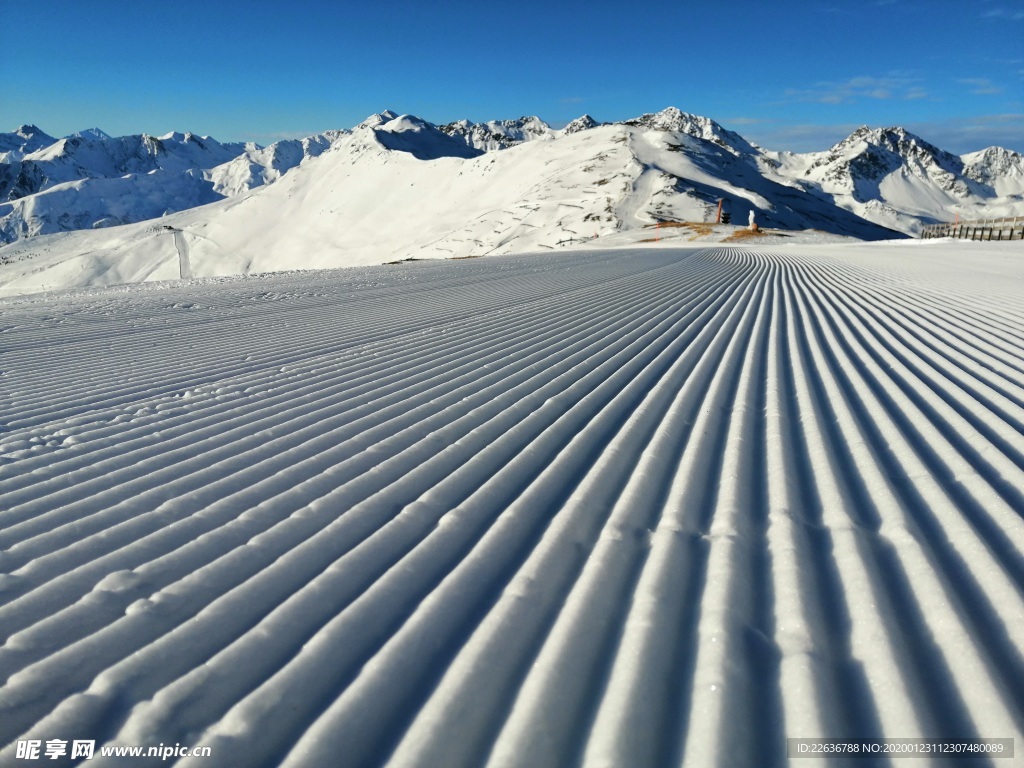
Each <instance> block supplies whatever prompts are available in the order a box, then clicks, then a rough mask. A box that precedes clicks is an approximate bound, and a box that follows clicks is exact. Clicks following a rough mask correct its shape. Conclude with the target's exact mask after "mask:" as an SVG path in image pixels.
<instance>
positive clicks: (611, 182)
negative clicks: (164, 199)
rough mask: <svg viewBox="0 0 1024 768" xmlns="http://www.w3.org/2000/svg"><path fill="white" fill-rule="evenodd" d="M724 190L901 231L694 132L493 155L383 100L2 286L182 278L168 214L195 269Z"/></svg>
mask: <svg viewBox="0 0 1024 768" xmlns="http://www.w3.org/2000/svg"><path fill="white" fill-rule="evenodd" d="M446 153H451V154H452V155H454V156H444V155H445V154H446ZM468 153H471V154H472V155H473V156H472V157H466V156H465V155H466V154H468ZM423 158H429V159H423ZM721 197H728V198H730V200H731V201H732V202H731V203H730V206H731V208H732V212H733V215H734V216H735V217H736V220H737V221H744V222H745V221H746V218H747V215H748V212H749V211H750V210H756V212H757V213H756V216H757V218H758V221H759V222H760V224H761V225H762V226H779V227H784V228H787V229H807V228H816V229H824V230H826V231H829V232H834V233H839V234H845V235H852V236H855V237H860V238H871V239H877V238H880V237H889V236H894V234H895V233H892V232H889V231H887V230H883V229H881V228H879V227H876V226H874V225H872V224H870V223H869V222H866V221H864V220H863V219H860V218H858V217H856V216H854V215H852V214H850V213H849V212H847V211H845V210H843V209H841V208H837V207H835V206H833V205H830V204H828V203H827V202H823V201H820V200H817V199H815V198H813V197H808V196H807V195H800V194H798V193H796V192H794V190H793V189H791V188H790V187H788V186H785V185H783V184H781V183H779V182H778V181H774V180H772V179H768V178H766V177H764V176H763V175H762V174H761V173H760V172H759V171H758V170H757V168H756V167H755V166H754V165H752V164H751V163H750V162H748V161H746V160H745V159H742V158H738V157H736V156H734V155H733V154H732V153H731V152H729V151H727V150H726V149H723V148H722V147H720V146H719V145H718V144H716V143H713V142H710V141H706V140H704V139H700V138H695V137H692V136H689V135H688V134H683V133H673V132H666V131H659V130H649V129H647V128H643V127H636V126H626V125H608V126H602V127H596V128H592V129H590V130H586V131H582V132H577V133H573V134H570V135H566V136H563V137H561V138H559V139H557V140H549V141H531V142H526V143H523V144H520V145H518V146H514V147H511V148H509V149H506V150H503V151H501V152H489V153H481V152H480V150H474V149H471V148H469V147H467V146H466V145H465V144H463V143H461V142H458V141H457V140H456V139H454V138H452V137H449V136H447V135H446V134H444V133H443V132H441V131H439V130H437V129H436V128H432V127H430V126H429V125H424V124H423V122H422V121H419V120H416V119H414V118H410V117H409V116H398V115H395V114H394V113H382V114H381V115H378V116H375V117H374V118H372V119H370V120H367V121H366V122H365V123H364V124H362V125H361V126H358V127H357V128H356V129H355V130H354V131H353V132H352V134H350V135H346V136H344V137H341V138H340V139H339V140H337V141H336V142H335V143H334V144H333V145H332V147H331V148H330V149H329V150H328V151H326V152H324V153H323V154H322V155H320V156H319V157H317V158H315V159H312V160H310V161H308V162H306V163H303V164H302V165H300V166H299V167H298V168H296V169H294V170H293V171H290V172H289V173H287V174H285V175H284V176H283V177H281V178H280V180H278V181H277V182H276V183H274V184H273V185H270V186H267V187H264V188H260V189H257V190H254V191H252V192H249V193H246V194H243V195H240V196H238V197H235V198H232V199H230V200H226V201H223V202H219V203H215V204H213V205H210V206H207V207H204V208H200V209H195V210H191V211H184V212H182V213H179V214H175V215H172V216H168V217H165V218H164V219H161V222H160V224H159V225H155V224H152V223H146V224H140V225H135V226H133V227H127V228H123V229H114V230H106V231H104V232H102V233H99V232H92V233H84V232H83V233H75V234H73V235H64V236H59V237H54V238H37V239H35V240H31V241H26V242H22V243H17V244H13V245H10V246H7V247H4V248H2V249H0V293H11V292H19V291H32V290H44V289H48V288H57V287H66V286H72V285H91V284H110V283H112V282H136V281H139V280H146V279H167V278H171V277H174V276H176V271H175V270H176V269H177V267H176V265H177V255H176V251H175V249H174V248H173V244H172V242H171V237H170V235H169V234H168V233H167V232H166V231H165V229H164V226H171V227H175V228H178V229H181V230H183V231H184V232H185V236H186V237H187V238H188V239H189V248H190V253H191V258H192V267H193V270H194V274H195V275H197V276H203V275H206V276H209V275H229V274H240V273H252V272H264V271H274V270H287V269H309V268H322V267H339V266H356V265H361V264H372V263H380V262H381V261H391V260H398V259H405V258H450V257H456V256H483V255H495V254H501V253H516V252H523V251H530V250H538V249H541V250H552V249H557V248H560V247H564V246H567V245H572V244H574V243H575V244H578V243H579V242H581V241H589V240H591V239H593V238H595V237H597V238H600V237H605V236H609V235H612V234H615V233H618V232H622V231H632V230H644V229H645V228H647V227H651V226H653V225H654V224H655V223H657V222H659V221H697V222H703V221H706V220H708V219H709V218H713V216H714V214H715V209H716V207H717V200H718V199H719V198H721ZM652 234H653V233H652Z"/></svg>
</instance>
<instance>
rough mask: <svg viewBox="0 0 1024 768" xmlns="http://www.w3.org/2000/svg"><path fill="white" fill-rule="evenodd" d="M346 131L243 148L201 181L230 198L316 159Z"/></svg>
mask: <svg viewBox="0 0 1024 768" xmlns="http://www.w3.org/2000/svg"><path fill="white" fill-rule="evenodd" d="M347 133H349V132H348V131H340V130H339V131H326V132H324V133H318V134H315V135H313V136H307V137H306V138H304V139H283V140H282V141H277V142H274V143H273V144H271V145H270V146H268V147H261V146H259V145H258V144H246V145H245V151H244V152H243V153H242V154H240V155H239V156H238V157H236V158H235V159H233V160H230V161H228V162H226V163H223V164H222V165H218V166H217V167H216V168H212V169H210V171H209V172H208V173H206V174H205V177H206V178H207V179H209V180H210V181H212V182H213V190H214V192H216V193H218V194H219V195H223V196H224V197H232V196H234V195H239V194H241V193H242V192H248V191H249V190H250V189H254V188H256V187H259V186H262V185H264V184H269V183H271V182H273V181H276V180H277V179H279V178H281V176H283V175H284V174H285V173H287V172H288V171H290V170H291V169H292V168H295V167H296V166H298V165H299V164H301V163H303V162H305V161H306V160H309V159H310V158H311V157H319V156H320V155H321V154H322V153H323V152H324V151H325V150H326V149H327V148H328V147H330V146H331V144H332V143H333V142H334V141H337V140H338V139H339V138H340V137H342V136H344V135H345V134H347Z"/></svg>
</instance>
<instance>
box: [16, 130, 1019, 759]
mask: <svg viewBox="0 0 1024 768" xmlns="http://www.w3.org/2000/svg"><path fill="white" fill-rule="evenodd" d="M613 130H620V129H613ZM542 144H545V145H547V144H553V142H543V143H542ZM333 151H334V150H332V152H333ZM328 154H329V153H328ZM501 154H503V155H512V154H513V153H512V151H509V152H507V153H501ZM325 156H326V155H325ZM317 162H319V161H317ZM301 170H302V169H301V168H300V170H299V171H298V172H297V173H299V172H301ZM292 175H293V174H288V175H286V176H285V177H284V178H283V179H282V180H281V181H279V182H277V183H276V184H274V185H272V186H271V187H268V190H269V189H274V188H277V187H281V186H282V185H284V184H286V183H287V180H288V178H290V177H291V176H292ZM251 199H255V197H254V198H251ZM1022 270H1024V262H1022V261H1021V260H1020V258H1019V248H1018V247H1016V246H1014V245H1013V244H1006V243H1002V244H1001V243H991V244H990V243H984V244H964V243H950V242H945V243H942V242H938V243H934V244H933V243H927V244H923V243H909V244H906V245H899V244H896V245H894V244H865V245H857V246H854V247H850V246H841V247H840V246H831V247H828V246H815V247H813V248H812V247H801V248H795V247H782V248H775V249H763V250H757V251H752V250H748V249H738V248H731V249H730V248H714V249H698V248H690V249H660V250H642V249H639V250H627V251H597V252H576V253H557V254H547V255H544V256H532V257H523V256H517V257H504V258H498V259H478V260H469V261H445V262H430V263H413V264H403V265H398V266H379V267H373V268H362V269H356V270H349V271H342V272H318V273H293V274H283V275H270V276H262V277H258V278H245V279H243V278H230V279H216V280H205V281H197V282H184V283H161V284H150V285H140V286H128V287H119V288H114V289H91V290H88V291H82V292H72V293H63V294H51V295H46V296H35V297H30V298H25V299H5V300H0V329H2V333H0V338H2V339H3V344H4V348H5V355H4V363H3V375H2V376H0V413H2V414H3V418H4V424H3V431H2V432H0V461H2V463H0V472H2V478H3V482H2V483H0V639H2V645H0V747H2V749H3V751H0V764H3V765H5V766H6V765H23V764H25V761H18V760H16V759H15V757H14V755H15V750H16V742H17V740H18V739H68V740H70V739H90V740H96V741H97V742H98V744H99V745H110V744H126V745H153V746H155V745H157V744H158V743H160V744H176V743H180V744H184V745H189V746H197V745H205V746H209V747H211V749H212V750H213V755H212V757H211V758H206V759H199V758H196V759H191V760H190V759H185V760H180V761H178V762H177V763H176V765H178V766H181V768H191V767H192V766H196V767H197V768H199V767H201V766H207V768H208V766H210V765H217V766H220V765H232V766H234V765H238V766H246V767H247V768H260V766H277V765H283V766H291V767H295V766H303V767H305V766H309V767H310V768H312V767H313V766H317V767H319V766H333V765H339V764H343V765H345V766H352V767H354V768H361V767H362V766H381V765H387V766H393V767H397V766H402V767H403V768H408V767H411V766H423V767H424V768H436V767H437V766H445V768H460V767H462V766H466V767H467V768H469V767H473V768H475V767H477V766H489V767H490V768H497V767H499V766H510V767H519V766H553V767H556V766H570V765H583V766H587V767H589V766H630V767H631V768H646V767H647V766H664V765H668V764H672V765H682V766H694V767H695V768H706V767H707V766H716V765H739V766H784V765H789V764H790V763H789V762H787V759H786V756H785V755H786V741H785V740H786V738H787V737H803V738H809V737H821V736H828V737H843V736H855V737H890V738H910V737H916V736H947V737H956V738H961V739H968V738H974V737H998V738H1011V739H1015V740H1016V749H1017V750H1018V752H1017V755H1018V757H1017V760H993V761H992V762H991V764H992V765H994V766H998V765H1004V764H1005V765H1015V764H1018V763H1019V750H1020V748H1021V744H1022V743H1024V741H1022V740H1024V662H1022V658H1024V580H1022V570H1021V563H1022V562H1024V494H1022V489H1024V386H1022V381H1024V292H1022V291H1020V289H1019V285H1020V282H1021V280H1022V279H1024V273H1022ZM69 371H70V372H74V373H73V375H69ZM339 756H343V759H341V758H339ZM46 762H47V764H50V761H46ZM171 762H173V761H167V762H161V761H160V760H159V759H157V760H149V761H147V760H145V759H137V760H133V761H132V764H133V765H140V766H146V765H169V764H171ZM796 762H799V763H800V764H801V765H807V766H814V765H824V764H828V763H826V762H825V761H815V760H806V761H804V760H800V761H796ZM856 762H857V763H858V764H861V763H862V761H860V760H858V761H856ZM124 763H125V761H124V760H123V759H117V758H107V759H104V758H102V757H101V756H100V755H99V750H98V749H97V752H96V757H95V758H94V759H93V760H92V761H90V762H89V763H88V764H89V765H96V766H110V765H122V764H124ZM863 764H864V765H873V764H884V765H893V766H896V768H900V767H901V766H905V767H906V768H915V767H916V766H925V765H938V764H940V763H939V762H937V761H929V760H918V759H899V758H897V759H894V760H892V761H891V762H889V761H880V762H878V763H875V762H871V761H863ZM955 764H956V765H979V764H982V763H981V761H973V762H972V761H959V760H958V761H955ZM984 764H988V763H984Z"/></svg>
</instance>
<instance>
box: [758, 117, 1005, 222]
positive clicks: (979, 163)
mask: <svg viewBox="0 0 1024 768" xmlns="http://www.w3.org/2000/svg"><path fill="white" fill-rule="evenodd" d="M776 159H777V160H778V161H779V167H778V171H779V173H780V174H781V175H783V176H787V177H789V178H791V179H793V180H795V181H798V182H799V183H801V185H802V186H803V188H805V189H807V190H808V191H809V192H811V193H812V194H816V195H817V196H819V197H821V198H824V199H829V200H832V201H833V202H835V203H836V204H837V205H840V206H841V207H843V208H846V209H847V210H849V211H852V212H854V213H856V214H857V215H858V216H862V217H864V218H866V219H868V220H869V221H874V222H875V223H878V224H881V225H883V226H887V227H891V228H893V229H898V230H900V231H902V232H907V233H909V234H916V233H917V232H918V231H919V230H920V228H921V226H922V225H923V224H930V223H934V222H938V221H946V220H949V219H952V218H953V216H954V215H955V214H959V215H960V217H961V218H966V219H970V218H979V217H995V216H1006V215H1010V216H1012V215H1019V214H1021V213H1024V157H1022V156H1021V155H1019V154H1018V153H1016V152H1010V151H1009V150H1006V149H1002V148H1001V147H990V148H988V149H986V150H982V151H981V152H975V153H971V154H968V155H963V156H957V155H953V154H951V153H949V152H946V151H944V150H941V149H939V148H938V147H936V146H934V145H933V144H930V143H929V142H927V141H925V140H924V139H922V138H921V137H919V136H915V135H914V134H913V133H910V132H909V131H907V130H905V129H903V128H900V127H890V128H875V129H872V128H869V127H868V126H863V127H861V128H858V129H857V130H856V131H854V132H853V133H852V134H850V136H848V137H847V138H845V139H843V140H842V141H840V142H839V143H837V144H836V145H835V146H833V147H831V148H830V149H828V150H826V151H825V152H817V153H807V154H803V155H796V154H787V153H781V154H778V153H777V154H776Z"/></svg>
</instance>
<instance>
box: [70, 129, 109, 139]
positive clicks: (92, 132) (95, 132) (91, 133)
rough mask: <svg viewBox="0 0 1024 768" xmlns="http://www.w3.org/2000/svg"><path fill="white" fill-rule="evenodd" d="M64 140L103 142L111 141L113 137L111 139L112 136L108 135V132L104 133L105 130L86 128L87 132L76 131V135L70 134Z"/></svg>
mask: <svg viewBox="0 0 1024 768" xmlns="http://www.w3.org/2000/svg"><path fill="white" fill-rule="evenodd" d="M64 138H65V139H99V140H103V139H109V138H112V137H111V135H110V134H109V133H107V132H106V131H103V130H101V129H99V128H86V129H85V130H82V131H75V132H74V133H69V134H68V135H67V136H65V137H64Z"/></svg>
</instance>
